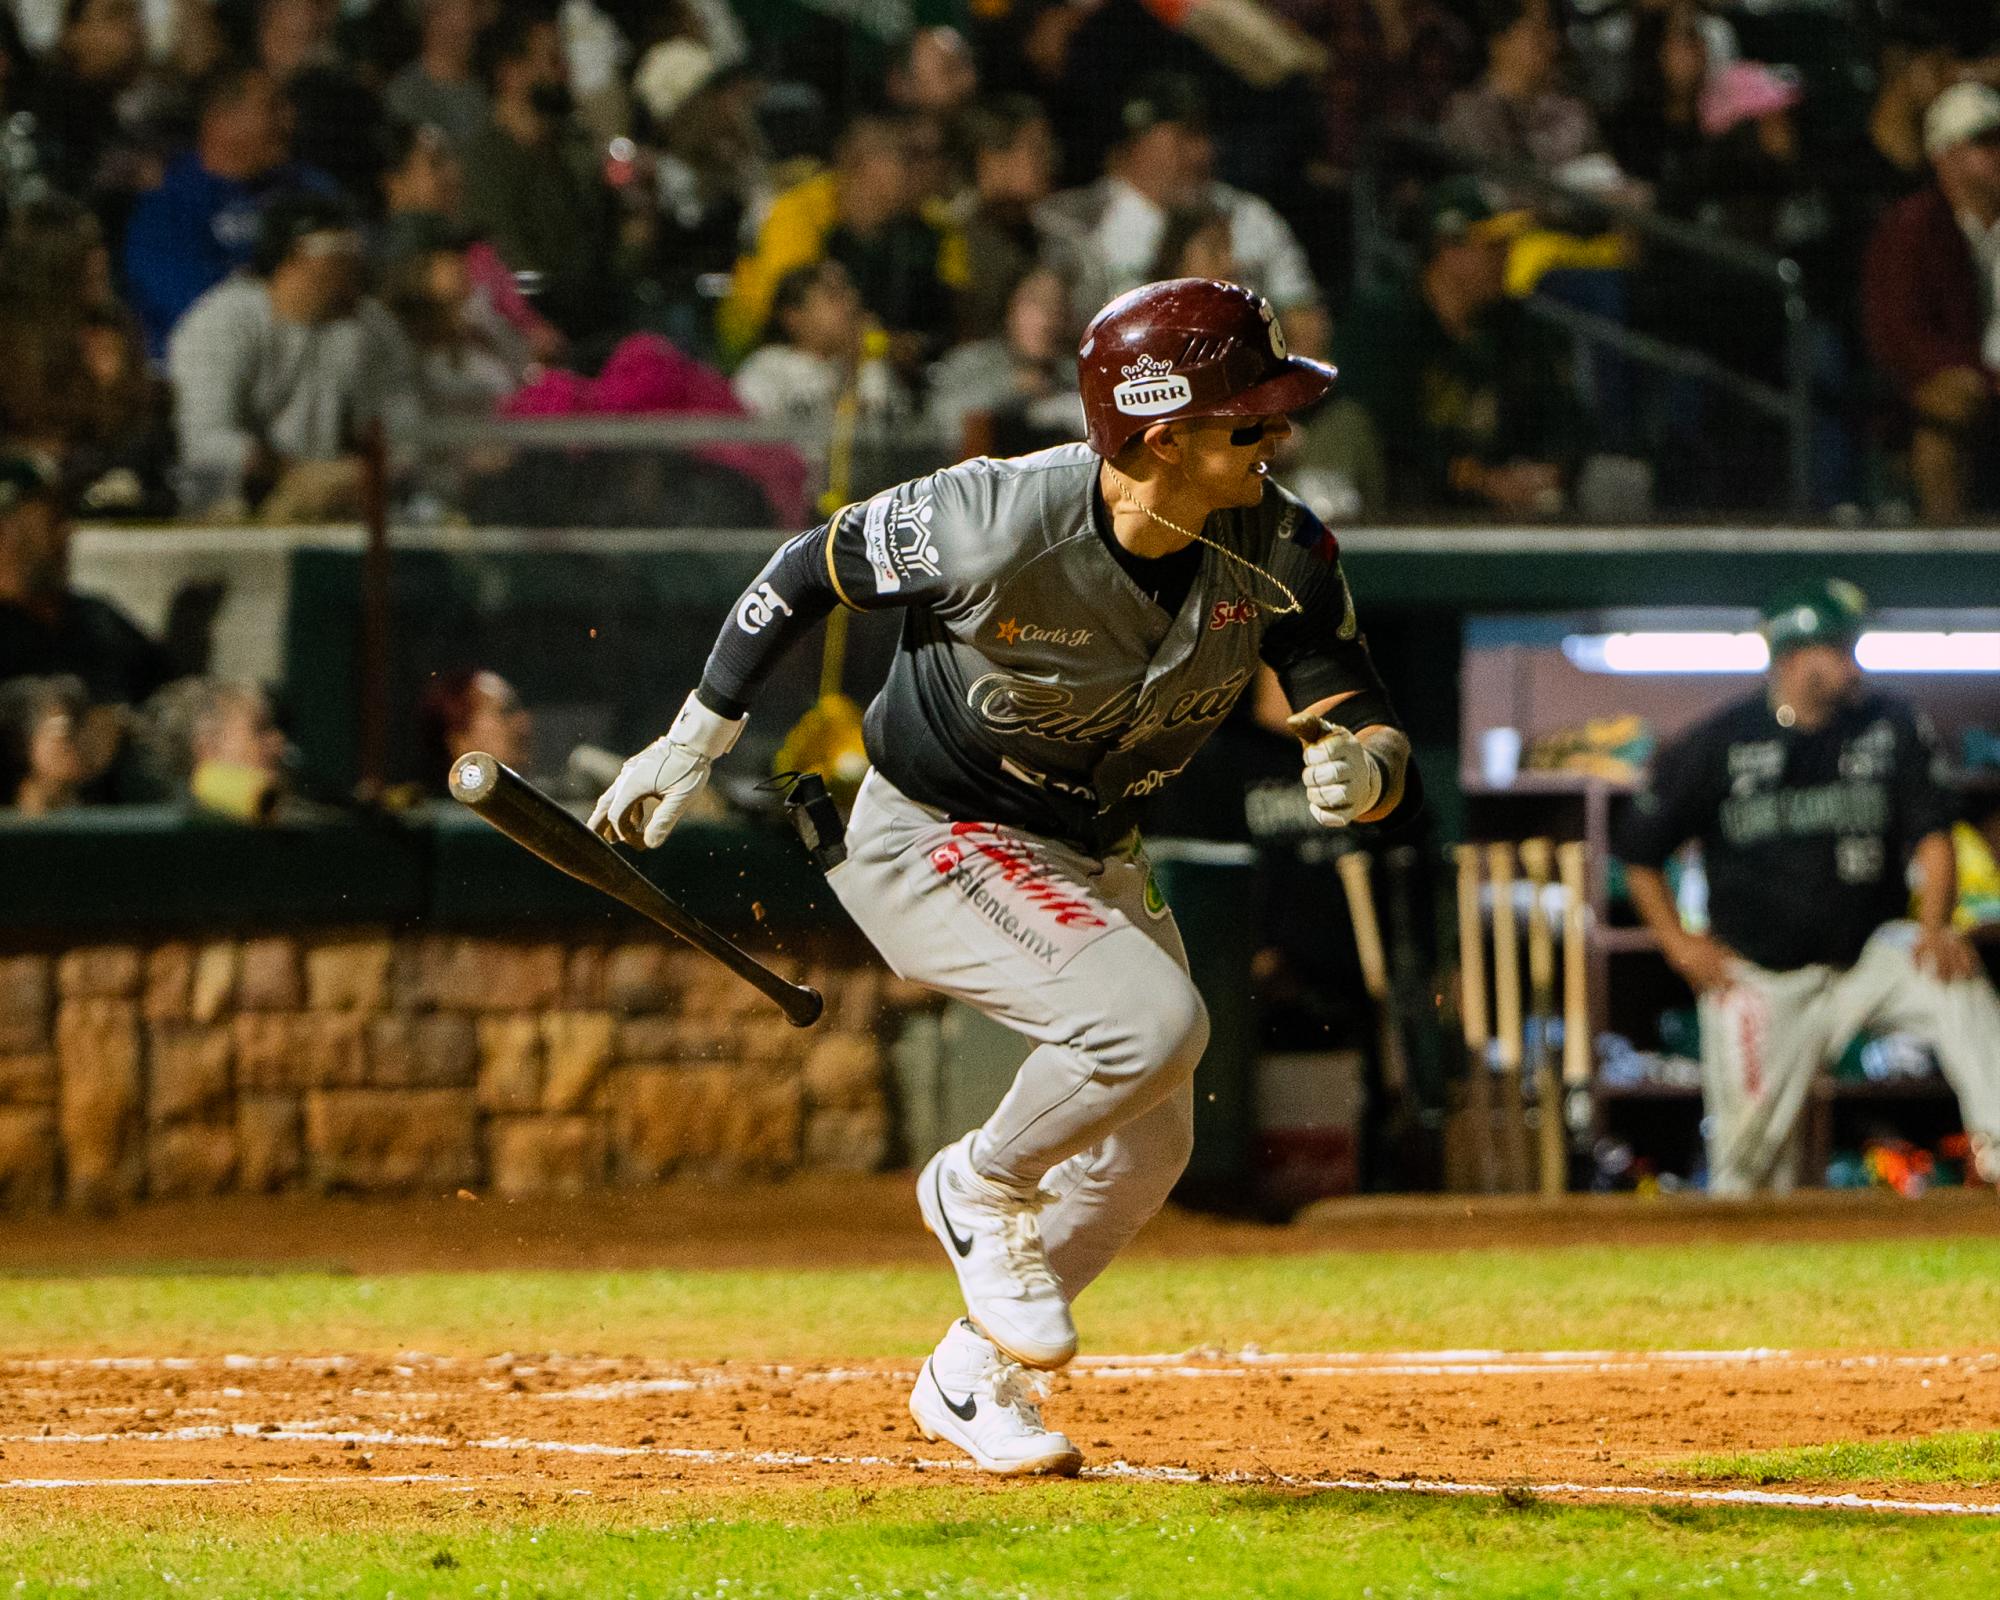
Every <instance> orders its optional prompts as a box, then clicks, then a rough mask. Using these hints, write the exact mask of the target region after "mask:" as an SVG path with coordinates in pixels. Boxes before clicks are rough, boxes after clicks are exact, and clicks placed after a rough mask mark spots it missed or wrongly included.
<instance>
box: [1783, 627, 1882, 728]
mask: <svg viewBox="0 0 2000 1600" xmlns="http://www.w3.org/2000/svg"><path fill="white" fill-rule="evenodd" d="M1775 670H1776V673H1777V678H1778V693H1779V696H1780V698H1782V699H1784V700H1786V701H1788V702H1789V703H1790V704H1792V705H1793V706H1796V707H1797V708H1798V710H1799V712H1800V713H1801V715H1802V716H1804V717H1805V719H1806V720H1807V721H1808V722H1812V723H1817V722H1820V721H1823V720H1824V719H1825V718H1826V717H1828V716H1830V715H1831V714H1832V713H1833V712H1834V711H1835V710H1837V709H1838V708H1839V707H1841V706H1843V705H1845V704H1846V703H1847V702H1848V701H1850V700H1852V699H1853V698H1854V696H1855V694H1856V692H1857V691H1858V690H1859V689H1860V687H1861V668H1860V666H1859V664H1858V663H1857V662H1856V661H1855V659H1854V650H1853V647H1852V646H1843V645H1837V644H1807V645H1795V646H1794V647H1793V648H1792V649H1790V650H1787V651H1786V652H1785V653H1784V654H1783V655H1781V656H1780V657H1779V658H1778V661H1777V663H1776V668H1775Z"/></svg>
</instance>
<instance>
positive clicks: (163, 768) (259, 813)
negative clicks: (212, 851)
mask: <svg viewBox="0 0 2000 1600" xmlns="http://www.w3.org/2000/svg"><path fill="white" fill-rule="evenodd" d="M138 742H139V745H140V747H141V749H142V750H143V751H144V752H145V756H146V760H147V763H148V765H149V766H150V768H151V776H152V778H153V779H154V781H155V782H156V783H158V784H159V785H161V786H162V787H163V788H164V789H165V791H166V792H167V793H168V794H169V795H170V796H171V797H173V798H174V799H189V800H192V801H193V802H194V803H195V804H196V805H198V806H200V807H201V808H202V809H203V810H206V811H211V812H214V813H216V814H218V815H221V816H226V817H229V818H231V819H233V820H235V821H237V822H267V821H269V820H270V818H271V816H272V814H273V813H274V812H275V811H276V810H277V808H278V805H279V804H280V802H281V801H283V800H284V798H285V794H286V789H287V785H288V771H287V756H288V755H289V752H290V746H289V745H288V743H287V742H286V739H285V735H284V733H283V732H282V730H280V728H279V727H278V723H277V719H276V717H275V716H274V715H273V713H272V709H271V700H270V697H269V696H268V695H267V694H265V693H264V691H263V689H262V688H260V687H259V686H258V685H257V684H254V683H249V682H240V681H236V680H232V679H228V678H209V677H197V678H182V679H181V680H180V681H179V682H177V683H171V684H169V685H167V687H166V688H164V689H162V690H161V691H160V692H159V693H158V694H156V695H155V696H153V698H152V699H151V700H149V701H148V702H147V703H146V705H145V707H144V708H143V710H142V711H141V714H140V719H139V738H138Z"/></svg>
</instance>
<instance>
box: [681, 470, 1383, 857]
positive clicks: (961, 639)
mask: <svg viewBox="0 0 2000 1600" xmlns="http://www.w3.org/2000/svg"><path fill="white" fill-rule="evenodd" d="M1099 465H1100V458H1099V457H1098V456H1097V455H1095V454H1094V453H1093V452H1092V451H1090V450H1089V449H1088V448H1087V447H1086V446H1083V445H1065V446H1063V447H1061V448H1059V449H1055V450H1047V451H1042V452H1040V453H1038V454H1035V455H1031V456H1023V457H1019V458H1016V459H1013V460H1005V461H996V460H990V459H980V460H974V461H968V462H964V463H961V464H960V465H958V466H955V467H951V468H948V469H946V470H945V471H942V472H938V473H933V474H932V475H930V476H929V477H925V478H919V479H915V480H913V481H911V482H909V483H905V484H901V485H899V486H897V487H896V488H894V489H890V490H887V491H885V492H884V493H882V494H879V495H877V496H876V497H875V498H873V499H872V500H868V501H865V502H862V503H860V504H858V505H853V506H849V507H847V508H845V509H844V510H842V511H841V512H840V513H839V514H838V515H836V516H835V517H834V518H833V519H832V521H831V522H830V523H828V524H827V525H826V526H824V527H822V528H819V529H815V530H814V531H813V532H812V533H810V534H806V535H802V536H801V537H800V539H798V540H794V541H793V542H792V543H791V544H790V545H788V546H786V548H785V550H783V551H781V552H780V553H779V555H778V556H777V557H776V558H774V560H773V562H772V564H771V566H770V567H769V568H767V569H766V572H765V574H764V575H763V576H761V577H760V579H759V580H758V583H756V584H754V585H753V586H752V588H751V590H750V591H749V593H748V594H746V596H745V598H744V600H743V602H742V603H740V604H739V605H738V607H737V608H736V611H735V613H734V614H733V616H732V618H731V620H730V622H729V623H728V624H726V625H725V627H724V630H723V635H722V637H721V638H720V639H719V640H718V641H717V647H716V652H715V654H714V655H713V656H712V657H711V659H710V664H709V671H708V674H707V675H706V676H705V677H704V679H703V698H704V699H705V700H708V701H710V702H711V703H712V704H716V705H717V706H718V709H735V708H736V707H738V706H740V705H741V704H742V703H743V702H744V701H746V700H747V695H748V691H749V690H750V689H751V688H753V687H754V684H755V681H756V680H757V678H758V677H759V676H761V672H760V671H759V667H760V666H761V664H762V662H763V661H764V659H765V658H767V657H768V655H769V654H770V653H771V652H772V651H773V650H774V649H775V648H777V647H780V646H781V645H782V643H783V642H784V640H783V638H782V637H781V636H783V635H789V634H791V633H793V632H794V631H795V626H794V625H797V624H803V623H804V622H806V621H810V620H811V618H813V617H816V616H817V615H819V614H821V613H822V612H823V611H824V609H825V605H824V604H823V603H816V602H817V601H818V597H816V596H814V595H812V594H810V593H808V591H809V590H812V589H814V588H819V587H826V588H830V589H831V591H832V594H833V597H834V598H835V599H837V600H838V601H839V602H841V603H844V604H846V605H849V606H851V607H854V608H855V609H857V610H864V611H867V610H877V609H881V608H883V607H888V606H901V607H904V608H906V611H907V616H906V620H905V622H904V628H903V637H902V641H901V645H900V647H899V648H898V650H897V653H896V656H895V659H894V662H893V664H892V666H891V668H890V672H889V677H888V681H887V682H886V683H885V684H884V686H883V688H882V690H881V692H880V693H879V694H878V695H877V696H876V698H875V700H874V703H873V704H872V705H871V706H870V707H869V710H868V716H867V742H868V753H869V757H870V759H871V760H872V761H873V762H874V763H875V764H876V765H877V766H878V767H880V768H881V769H882V770H883V772H884V773H885V774H886V775H887V776H888V777H889V778H890V780H891V781H892V782H894V783H895V784H896V786H897V787H898V788H899V789H901V790H903V792H904V793H906V794H908V795H910V796H911V797H912V798H914V799H916V800H919V801H921V802H923V803H925V804H929V805H932V806H935V807H937V808H939V809H941V810H944V811H946V812H948V813H949V814H952V815H954V816H963V817H966V818H967V819H969V820H992V821H1001V822H1008V823H1012V824H1014V825H1016V826H1022V827H1028V828H1031V829H1034V830H1035V831H1038V832H1042V833H1045V834H1048V835H1050V836H1052V837H1056V838H1062V839H1067V840H1070V841H1072V842H1076V843H1079V844H1082V845H1085V846H1088V847H1091V848H1101V847H1102V846H1104V845H1105V844H1107V843H1109V842H1110V841H1111V840H1112V839H1114V838H1115V837H1117V835H1118V834H1120V833H1122V832H1123V831H1125V829H1126V828H1127V827H1129V825H1130V815H1131V810H1132V807H1133V806H1134V805H1135V804H1136V802H1138V801H1140V800H1142V799H1144V798H1145V797H1146V796H1147V795H1149V794H1151V793H1152V792H1153V791H1154V790H1156V789H1158V788H1159V787H1160V785H1162V784H1163V783H1165V782H1166V781H1167V780H1168V779H1169V778H1171V777H1172V776H1173V775H1174V774H1175V773H1176V772H1178V771H1180V770H1181V768H1182V767H1184V766H1186V765H1187V763H1188V761H1189V759H1190V758H1191V757H1192V756H1193V755H1194V753H1195V751H1196V750H1197V749H1198V748H1199V747H1200V746H1201V744H1202V742H1203V740H1205V739H1206V738H1207V737H1208V735H1209V733H1210V732H1211V731H1213V729H1214V728H1215V726H1216V725H1217V724H1218V723H1219V722H1220V721H1221V720H1222V718H1223V717H1224V716H1225V715H1226V714H1227V713H1228V711H1229V709H1230V707H1231V706H1232V705H1234V704H1235V702H1236V700H1237V698H1238V697H1239V696H1240V695H1241V694H1242V693H1243V691H1244V690H1245V689H1246V688H1247V687H1248V686H1249V684H1250V682H1251V680H1252V678H1253V677H1254V675H1255V673H1256V670H1257V667H1258V665H1259V663H1260V662H1268V663H1270V664H1271V665H1272V666H1274V667H1276V668H1277V669H1278V672H1279V674H1280V677H1281V678H1282V679H1283V681H1284V684H1285V688H1286V692H1287V694H1288V696H1289V697H1290V699H1291V702H1292V704H1293V706H1294V707H1299V706H1304V705H1308V704H1311V703H1313V702H1315V701H1318V700H1321V699H1324V698H1326V697H1328V696H1330V695H1336V694H1352V695H1353V696H1354V699H1352V700H1350V701H1348V702H1346V703H1345V704H1344V705H1343V707H1342V717H1343V720H1346V721H1348V722H1349V723H1350V725H1353V726H1366V725H1368V724H1371V723H1383V722H1389V721H1391V720H1392V714H1391V712H1390V710H1389V707H1388V704H1387V699H1386V696H1385V695H1384V694H1383V692H1382V687H1381V683H1380V680H1379V679H1378V678H1377V677H1376V674H1375V671H1374V668H1373V666H1372V664H1371V663H1370V662H1369V659H1368V654H1367V649H1366V646H1365V644H1364V643H1363V641H1362V639H1361V636H1360V632H1359V629H1358V627H1357V624H1356V620H1355V614H1354V606H1353V602H1352V598H1351V597H1350V595H1349V593H1348V590H1347V585H1346V581H1345V579H1344V578H1343V577H1342V575H1341V571H1340V563H1339V556H1338V547H1337V546H1336V544H1335V542H1334V540H1333V538H1332V536H1331V535H1330V534H1329V533H1328V532H1327V531H1326V529H1325V528H1324V527H1323V526H1322V525H1321V524H1320V523H1319V521H1318V520H1317V519H1316V518H1315V517H1314V516H1313V515H1312V513H1311V512H1310V511H1308V510H1307V509H1306V508H1305V507H1304V506H1303V505H1301V504H1300V503H1299V502H1298V501H1297V500H1296V499H1294V498H1293V497H1292V496H1291V495H1290V494H1288V493H1287V492H1285V491H1284V490H1282V489H1279V488H1278V487H1276V486H1275V485H1272V486H1270V487H1268V488H1267V489H1266V491H1265V494H1264V498H1263V501H1262V502H1261V504H1259V505H1257V506H1256V507H1254V508H1250V509H1247V510H1241V511H1224V512H1218V513H1217V514H1215V515H1214V516H1211V517H1210V518H1209V519H1208V522H1207V523H1206V524H1205V526H1204V528H1203V530H1202V532H1203V536H1204V538H1206V539H1209V540H1212V541H1214V543H1215V545H1217V546H1220V548H1209V547H1207V546H1204V547H1202V549H1201V559H1200V566H1199V569H1198V570H1197V572H1196V574H1195V577H1194V580H1193V583H1192V586H1191V588H1190V590H1189V592H1188V594H1187V597H1186V599H1185V601H1184V602H1183V603H1182V604H1181V606H1180V607H1179V609H1178V610H1177V611H1175V612H1173V613H1172V614H1169V613H1168V612H1167V611H1165V610H1164V609H1163V608H1162V607H1161V606H1160V605H1158V604H1156V603H1155V602H1154V601H1153V600H1152V599H1151V598H1150V597H1149V596H1148V595H1147V594H1146V593H1145V592H1144V591H1143V590H1142V589H1141V588H1140V587H1139V585H1138V584H1137V583H1135V582H1134V581H1133V579H1132V578H1131V577H1130V576H1128V575H1127V573H1126V571H1125V569H1124V567H1123V566H1121V564H1120V563H1119V561H1118V560H1117V559H1115V558H1114V556H1113V555H1112V552H1111V550H1110V548H1109V547H1108V545H1107V542H1106V534H1105V532H1104V531H1103V529H1104V526H1105V525H1104V523H1103V521H1102V519H1103V517H1104V515H1105V514H1104V512H1103V509H1102V506H1101V502H1100V500H1099V497H1098V493H1097V475H1098V467H1099ZM1258 569H1262V570H1261V571H1260V570H1258Z"/></svg>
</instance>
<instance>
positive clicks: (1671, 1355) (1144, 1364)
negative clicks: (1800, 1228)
mask: <svg viewBox="0 0 2000 1600" xmlns="http://www.w3.org/2000/svg"><path fill="white" fill-rule="evenodd" d="M357 1364H358V1362H357V1358H355V1357H352V1356H338V1355H336V1356H250V1355H228V1356H222V1357H194V1356H79V1357H61V1356H56V1357H34V1358H24V1359H20V1358H17V1359H11V1360H9V1359H0V1373H7V1372H16V1373H22V1374H29V1373H45V1374H54V1373H70V1372H92V1371H115V1372H144V1371H163V1372H172V1373H183V1372H195V1371H199V1370H201V1369H202V1368H203V1367H205V1366H206V1367H214V1366H216V1365H220V1366H221V1367H222V1368H223V1369H224V1370H226V1371H230V1372H242V1371H250V1370H264V1371H313V1372H317V1373H318V1374H319V1375H321V1376H332V1375H333V1374H334V1373H335V1372H341V1371H345V1370H348V1369H351V1368H352V1367H353V1366H355V1365H357ZM631 1365H632V1363H631V1362H629V1361H626V1362H621V1361H618V1360H615V1359H605V1358H574V1357H563V1356H546V1357H542V1358H540V1359H538V1360H535V1361H523V1360H522V1359H521V1358H519V1357H516V1356H513V1355H501V1356H494V1357H488V1358H483V1359H476V1360H475V1359H466V1358H459V1357H452V1356H429V1355H424V1354H422V1353H421V1352H406V1353H405V1354H404V1355H403V1356H401V1357H399V1358H398V1359H397V1361H396V1362H395V1363H394V1364H392V1365H391V1367H390V1369H389V1370H390V1371H392V1372H393V1373H394V1374H395V1375H397V1376H399V1377H410V1378H414V1377H416V1376H417V1375H418V1373H419V1372H420V1371H438V1370H450V1369H454V1368H469V1369H474V1370H482V1369H483V1370H486V1371H499V1372H504V1373H505V1374H506V1375H507V1377H508V1378H509V1379H512V1380H515V1381H524V1380H526V1379H528V1378H531V1377H541V1376H555V1375H559V1374H566V1373H579V1374H580V1373H582V1372H594V1373H606V1374H615V1373H617V1372H618V1371H620V1370H621V1369H623V1370H628V1371H629V1369H630V1367H631ZM1689 1367H1697V1368H1711V1369H1712V1368H1721V1367H1744V1368H1761V1369H1767V1370H1774V1369H1783V1370H1810V1371H1883V1370H1891V1371H1896V1370H1901V1371H1911V1370H1945V1369H1950V1368H1954V1367H1959V1368H1964V1369H1966V1370H1967V1371H1982V1370H1992V1369H1994V1368H2000V1352H1979V1353H1972V1354H1965V1353H1958V1354H1932V1353H1921V1354H1919V1353H1911V1354H1869V1355H1835V1354H1810V1353H1807V1354H1800V1353H1796V1352H1794V1351H1791V1350H1784V1349H1771V1348H1762V1347H1758V1348H1750V1349H1741V1350H1658V1351H1610V1350H1514V1351H1508V1350H1431V1351H1388V1352H1375V1351H1354V1352H1338V1353H1330V1354H1324V1355H1288V1354H1282V1353H1277V1352H1266V1351H1262V1350H1257V1349H1254V1348H1253V1349H1246V1350H1242V1351H1237V1352H1223V1351H1209V1350H1201V1351H1190V1352H1184V1353H1180V1354H1173V1355H1101V1356H1081V1357H1079V1358H1078V1359H1077V1360H1076V1361H1075V1362H1073V1363H1072V1364H1071V1366H1070V1367H1069V1369H1068V1370H1069V1372H1070V1373H1072V1374H1073V1375H1075V1376H1077V1377H1089V1378H1095V1379H1106V1380H1120V1381H1127V1382H1130V1381H1138V1380H1144V1379H1149V1378H1170V1379H1177V1380H1185V1381H1194V1382H1214V1381H1237V1382H1241V1381H1244V1380H1248V1379H1254V1378H1258V1377H1263V1376H1266V1375H1283V1376H1288V1377H1292V1378H1371V1377H1373V1378H1451V1377H1532V1376H1538V1375H1544V1374H1547V1375H1558V1376H1568V1375H1585V1376H1604V1375H1609V1374H1616V1373H1630V1374H1637V1373H1645V1372H1657V1371H1665V1370H1672V1369H1685V1368H1689ZM915 1372H916V1368H915V1367H914V1366H908V1367H905V1366H870V1367H852V1366H848V1367H831V1368H824V1369H817V1370H816V1369H812V1368H801V1367H798V1366H795V1365H791V1364H786V1363H777V1364H764V1365H759V1364H745V1365H741V1366H728V1365H725V1366H706V1365H702V1366H694V1367H686V1366H683V1367H681V1368H680V1369H679V1370H678V1372H676V1373H675V1374H674V1375H670V1376H669V1375H658V1374H655V1375H648V1376H643V1377H617V1376H606V1377H605V1378H603V1379H601V1380H600V1381H597V1382H590V1383H582V1384H574V1385H572V1386H570V1387H567V1388H557V1389H542V1390H532V1389H522V1390H511V1388H510V1386H509V1385H504V1384H502V1383H501V1382H500V1381H499V1380H497V1379H485V1380H482V1387H485V1388H489V1389H492V1390H494V1391H496V1392H498V1391H502V1390H508V1392H512V1393H514V1394H517V1395H518V1396H519V1398H520V1399H522V1400H524V1401H552V1402H586V1403H587V1402H603V1401H620V1400H631V1399H640V1398H644V1397H646V1396H649V1395H662V1394H682V1393H689V1392H693V1391H700V1390H710V1389H726V1388H735V1387H740V1386H743V1385H746V1384H755V1383H758V1382H768V1381H772V1380H778V1381H783V1382H787V1383H795V1384H842V1383H878V1382H907V1381H909V1380H910V1379H911V1378H912V1377H913V1376H914V1374H915ZM351 1392H352V1393H353V1394H354V1395H355V1396H357V1397H360V1398H376V1399H402V1400H405V1401H414V1400H417V1399H428V1400H434V1401H444V1400H448V1399H450V1398H451V1396H449V1395H447V1394H443V1393H438V1392H436V1391H424V1392H421V1393H419V1392H415V1391H398V1390H395V1389H377V1388H365V1387H364V1388H356V1389H354V1390H352V1391H351ZM222 1393H223V1394H224V1395H225V1396H226V1397H229V1398H236V1397H238V1396H239V1395H240V1394H241V1391H240V1390H235V1389H224V1390H223V1391H222Z"/></svg>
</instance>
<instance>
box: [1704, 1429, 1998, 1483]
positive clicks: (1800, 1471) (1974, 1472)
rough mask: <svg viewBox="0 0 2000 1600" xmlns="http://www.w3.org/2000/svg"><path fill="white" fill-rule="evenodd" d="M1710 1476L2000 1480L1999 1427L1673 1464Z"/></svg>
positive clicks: (1879, 1480)
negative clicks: (1991, 1429)
mask: <svg viewBox="0 0 2000 1600" xmlns="http://www.w3.org/2000/svg"><path fill="white" fill-rule="evenodd" d="M1673 1465H1674V1466H1675V1468H1676V1469H1677V1470H1679V1471H1681V1472H1685V1473H1688V1474H1690V1475H1692V1476H1695V1477H1700V1478H1705V1479H1722V1480H1726V1479H1731V1478H1735V1479H1740V1480H1742V1481H1743V1482H1745V1483H1758V1484H1776V1483H1837V1482H1841V1481H1843V1480H1845V1481H1850V1482H1854V1481H1871V1482H1876V1483H1960V1484H1967V1485H1970V1486H1973V1487H1975V1488H1987V1487H1990V1486H1992V1485H1993V1484H2000V1433H1939V1434H1933V1435H1932V1436H1931V1437H1930V1438H1928V1439H1905V1440H1898V1441H1893V1442H1889V1443H1884V1442H1882V1441H1879V1440H1877V1441H1875V1442H1872V1443H1868V1444H1824V1445H1810V1446H1807V1447H1806V1448H1804V1449H1800V1450H1757V1451H1752V1452H1749V1453H1748V1454H1744V1455H1734V1456H1689V1457H1688V1458H1686V1459H1685V1460H1682V1461H1677V1462H1675V1463H1674V1464H1673Z"/></svg>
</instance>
